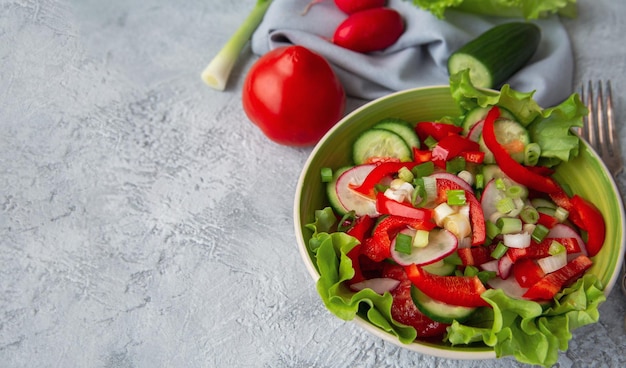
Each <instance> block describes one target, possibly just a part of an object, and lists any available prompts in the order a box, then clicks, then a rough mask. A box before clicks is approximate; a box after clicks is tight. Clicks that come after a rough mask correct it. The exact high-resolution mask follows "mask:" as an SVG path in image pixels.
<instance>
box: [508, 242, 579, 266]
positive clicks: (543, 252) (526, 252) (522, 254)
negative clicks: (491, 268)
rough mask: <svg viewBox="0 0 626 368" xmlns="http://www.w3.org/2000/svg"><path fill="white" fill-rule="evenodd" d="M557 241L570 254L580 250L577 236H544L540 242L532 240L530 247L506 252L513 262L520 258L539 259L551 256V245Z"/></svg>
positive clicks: (510, 249) (511, 249)
mask: <svg viewBox="0 0 626 368" xmlns="http://www.w3.org/2000/svg"><path fill="white" fill-rule="evenodd" d="M553 241H556V242H559V243H561V245H563V247H565V251H566V252H567V253H568V254H574V253H579V252H580V245H579V244H578V240H577V239H575V238H544V239H543V240H542V241H541V242H540V243H536V242H535V241H534V240H533V241H531V244H530V246H529V247H526V248H509V250H507V252H506V257H509V259H510V260H511V261H512V262H517V261H518V260H520V259H524V258H529V259H538V258H543V257H548V256H550V245H552V242H553Z"/></svg>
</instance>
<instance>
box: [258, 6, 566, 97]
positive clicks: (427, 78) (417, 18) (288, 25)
mask: <svg viewBox="0 0 626 368" xmlns="http://www.w3.org/2000/svg"><path fill="white" fill-rule="evenodd" d="M309 1H310V0H274V1H273V3H272V5H271V6H270V8H269V9H268V11H267V14H266V15H265V17H264V19H263V21H262V22H261V24H260V26H259V27H258V29H257V30H256V31H255V33H254V34H253V36H252V42H251V47H252V51H253V52H254V53H255V54H257V55H262V54H264V53H266V52H268V51H269V50H272V49H274V48H277V47H280V46H286V45H292V44H297V45H302V46H305V47H307V48H309V49H310V50H312V51H315V52H317V53H319V54H321V55H323V56H324V57H325V58H326V59H327V60H328V61H329V62H330V63H331V65H332V67H333V69H334V70H335V72H336V73H337V75H338V76H339V79H340V80H341V82H342V83H343V85H344V87H345V89H346V93H347V94H348V95H349V96H351V97H356V98H361V99H366V100H371V99H376V98H378V97H381V96H384V95H387V94H389V93H392V92H395V91H400V90H404V89H410V88H415V87H422V86H429V85H442V84H448V83H449V76H448V72H447V66H446V63H447V60H448V57H449V56H450V54H451V53H452V52H453V51H455V50H456V49H458V48H459V47H461V46H462V45H464V44H465V43H467V42H469V41H470V40H472V39H473V38H475V37H477V36H478V35H480V34H481V33H482V32H484V31H486V30H487V29H489V28H491V27H493V26H495V25H497V24H500V23H507V22H512V21H523V20H521V19H511V18H496V17H488V16H481V15H474V14H468V13H462V12H457V11H448V12H447V13H446V18H445V19H443V20H442V19H438V18H436V17H435V16H433V15H432V14H430V13H429V12H427V11H424V10H422V9H419V8H417V7H416V6H414V5H413V4H412V2H411V1H410V0H389V1H388V6H389V7H391V8H394V9H396V10H398V11H399V12H400V13H401V14H402V15H403V17H404V20H405V23H406V30H405V32H404V34H403V35H402V36H401V37H400V39H399V40H398V41H397V42H396V43H395V44H394V45H392V46H390V47H389V48H387V49H385V50H383V51H378V52H373V53H369V54H362V53H356V52H353V51H350V50H347V49H344V48H341V47H339V46H336V45H334V44H332V43H331V42H330V39H331V38H332V35H333V33H334V30H335V28H336V27H337V25H339V23H341V22H342V21H343V20H344V19H345V18H346V17H347V15H345V14H344V13H342V12H341V11H340V10H338V9H337V8H336V7H335V5H334V2H333V1H332V0H326V1H323V2H321V3H318V4H316V5H314V6H313V7H312V8H311V9H310V10H309V12H308V13H307V14H306V15H301V13H302V11H303V9H304V8H305V7H306V5H307V4H308V3H309ZM534 22H535V23H536V24H537V25H538V26H539V27H540V28H541V30H542V40H541V43H540V45H539V48H538V50H537V52H536V53H535V55H534V56H533V58H532V59H531V60H530V61H529V63H528V64H527V65H526V66H525V67H524V68H523V69H522V70H520V71H519V72H517V73H516V74H515V75H513V76H512V77H511V78H510V79H509V80H508V81H507V83H509V84H510V85H511V87H512V88H513V89H515V90H518V91H522V92H530V91H536V92H535V95H534V97H535V99H536V100H537V102H538V103H539V104H540V105H542V106H544V107H549V106H553V105H556V104H558V103H560V102H561V101H563V100H564V99H565V98H567V97H568V96H569V95H570V94H571V92H572V79H573V71H574V65H573V64H574V62H573V57H572V49H571V45H570V41H569V37H568V34H567V31H566V29H565V27H564V26H563V25H562V23H561V22H560V20H559V18H558V17H557V16H553V17H550V18H547V19H541V20H537V21H534Z"/></svg>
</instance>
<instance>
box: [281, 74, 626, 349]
mask: <svg viewBox="0 0 626 368" xmlns="http://www.w3.org/2000/svg"><path fill="white" fill-rule="evenodd" d="M449 87H450V86H449V85H432V86H423V87H416V88H411V89H406V90H402V91H397V92H394V93H390V94H388V95H385V96H382V97H380V98H377V99H375V100H372V101H369V102H367V103H365V104H363V105H361V106H359V107H358V108H356V109H354V110H353V111H351V112H350V113H348V114H346V115H345V116H344V117H343V118H342V119H341V120H339V121H338V122H337V124H335V125H334V126H333V127H332V128H331V129H330V130H329V131H328V132H326V134H325V135H324V136H323V137H322V138H321V139H320V141H319V142H318V143H317V144H316V145H315V146H314V148H313V150H312V151H311V152H310V153H309V156H308V158H307V160H306V161H305V163H304V165H303V169H302V171H301V173H300V175H299V177H298V181H297V184H296V191H295V196H294V205H293V217H294V221H293V223H294V229H295V232H296V240H297V246H298V252H299V253H300V257H301V258H302V260H303V262H304V264H305V267H306V268H307V271H308V272H309V274H310V276H311V277H312V278H313V281H314V282H317V280H318V279H319V278H320V274H319V272H318V271H317V269H316V268H315V266H314V265H313V263H314V262H313V260H312V259H311V258H310V256H309V254H308V250H307V248H308V246H307V244H305V241H304V238H303V236H302V229H301V226H302V218H301V216H300V199H301V197H302V193H303V189H304V184H305V180H304V179H305V177H306V168H308V167H309V166H310V165H311V163H312V162H313V161H314V159H315V157H316V156H317V154H318V153H319V151H320V149H321V148H322V146H323V143H324V142H325V141H326V139H327V138H328V137H329V136H330V135H332V134H333V133H334V132H335V131H336V130H338V129H340V128H341V126H342V125H343V124H344V123H345V121H347V120H349V119H351V118H352V117H353V116H354V115H357V114H359V113H361V112H362V111H363V110H366V109H368V108H370V107H371V106H372V105H374V104H376V103H378V102H380V101H382V100H385V99H390V98H393V97H396V96H398V95H404V94H411V93H415V92H419V91H423V90H436V89H441V88H449ZM581 141H582V143H583V144H584V145H585V146H586V148H587V150H588V151H589V152H590V154H591V156H593V158H594V159H595V160H596V161H597V162H598V163H599V165H600V166H601V168H602V170H603V171H604V172H606V173H607V174H608V175H607V178H608V181H609V184H610V187H611V189H612V191H613V192H614V193H616V194H617V195H616V197H617V201H618V208H619V211H620V221H619V224H620V227H621V228H622V236H621V242H620V246H619V249H618V259H617V263H616V270H615V272H613V274H612V276H611V278H610V279H609V282H608V283H606V284H605V285H604V290H603V293H604V295H605V296H606V297H608V296H609V294H610V292H611V290H612V289H613V287H614V286H615V284H616V282H617V279H618V277H619V275H620V273H621V272H620V271H619V270H620V268H621V267H622V264H623V262H624V261H625V256H626V255H625V253H624V252H625V250H626V213H625V210H624V202H623V199H622V196H621V193H620V190H619V187H618V186H617V183H616V181H615V178H614V177H613V175H610V172H609V170H608V168H607V166H606V164H605V163H604V162H603V161H602V159H601V158H600V156H599V155H598V153H597V151H596V150H595V149H593V147H591V146H590V145H589V144H588V143H587V142H586V141H585V140H584V139H581ZM351 322H355V323H356V324H357V325H358V326H360V327H361V328H363V329H365V330H366V331H368V332H370V333H371V334H373V335H374V336H376V337H378V338H381V339H383V340H385V341H388V342H391V343H392V344H394V345H396V346H400V347H402V348H404V349H408V350H412V351H415V352H419V353H424V354H428V355H431V356H435V357H440V358H448V359H463V360H481V359H495V358H496V354H495V351H494V350H493V349H492V348H490V347H488V346H485V347H484V350H483V348H482V347H479V348H477V347H468V348H464V347H462V346H455V347H448V346H438V345H436V344H429V343H428V342H424V341H414V342H412V343H409V344H403V343H401V342H399V341H398V339H397V338H396V337H395V336H394V335H392V334H389V333H387V332H385V331H383V330H381V329H379V328H378V327H376V326H374V325H372V324H371V323H370V322H368V321H367V320H365V319H364V318H362V317H361V316H360V315H356V316H355V318H354V319H353V320H352V321H351Z"/></svg>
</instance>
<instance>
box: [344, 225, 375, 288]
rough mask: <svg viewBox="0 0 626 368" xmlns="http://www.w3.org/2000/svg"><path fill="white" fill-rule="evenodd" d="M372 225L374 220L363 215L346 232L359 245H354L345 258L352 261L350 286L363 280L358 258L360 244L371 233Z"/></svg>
mask: <svg viewBox="0 0 626 368" xmlns="http://www.w3.org/2000/svg"><path fill="white" fill-rule="evenodd" d="M373 225H374V219H373V218H371V217H369V216H367V215H365V216H361V217H359V218H358V219H357V220H356V222H355V224H354V225H353V226H352V227H351V228H350V229H349V230H348V231H346V233H347V234H348V235H351V236H354V237H355V238H356V239H357V240H358V241H359V242H360V243H361V244H358V245H356V246H355V247H354V248H352V249H351V250H350V251H349V252H348V254H347V256H348V257H349V258H350V260H351V261H352V268H354V276H353V277H352V279H351V280H350V284H354V283H357V282H361V281H363V280H365V277H364V276H363V272H362V271H361V262H360V256H361V254H362V250H361V247H362V244H363V242H364V241H365V238H367V237H368V235H369V232H370V231H372V226H373Z"/></svg>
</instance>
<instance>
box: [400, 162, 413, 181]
mask: <svg viewBox="0 0 626 368" xmlns="http://www.w3.org/2000/svg"><path fill="white" fill-rule="evenodd" d="M414 178H415V176H414V175H413V173H412V172H411V170H409V169H407V168H406V166H405V167H402V168H400V170H398V179H402V180H404V181H406V182H407V183H410V182H412V181H413V179H414Z"/></svg>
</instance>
